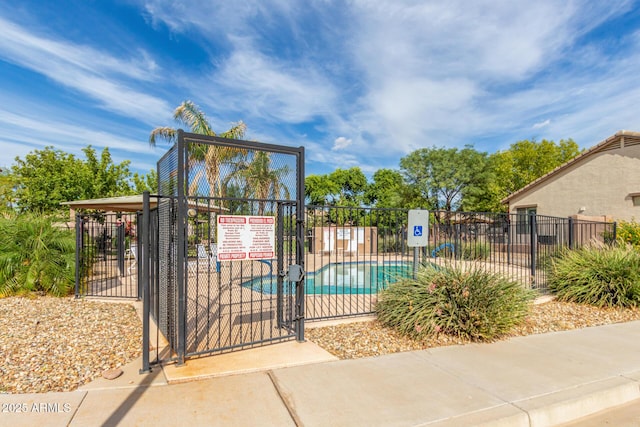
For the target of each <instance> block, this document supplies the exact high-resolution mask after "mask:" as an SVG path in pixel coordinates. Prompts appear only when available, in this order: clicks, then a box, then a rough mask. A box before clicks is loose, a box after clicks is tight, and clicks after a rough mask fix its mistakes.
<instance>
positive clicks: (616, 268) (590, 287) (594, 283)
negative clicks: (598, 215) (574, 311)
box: [548, 245, 640, 307]
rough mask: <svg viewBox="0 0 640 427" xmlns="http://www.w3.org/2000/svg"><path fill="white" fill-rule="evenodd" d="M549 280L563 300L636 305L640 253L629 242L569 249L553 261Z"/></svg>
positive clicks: (620, 305)
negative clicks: (617, 244) (618, 244)
mask: <svg viewBox="0 0 640 427" xmlns="http://www.w3.org/2000/svg"><path fill="white" fill-rule="evenodd" d="M548 283H549V289H550V290H551V292H553V293H554V294H556V296H557V298H558V300H560V301H570V302H577V303H582V304H591V305H595V306H598V307H635V306H637V305H638V302H640V253H638V251H636V250H634V249H633V248H631V247H630V246H628V245H624V246H622V245H621V246H613V247H609V246H606V247H584V248H580V249H575V250H565V251H563V252H562V254H561V255H560V256H559V257H557V258H554V259H553V260H552V263H551V270H550V271H549V275H548Z"/></svg>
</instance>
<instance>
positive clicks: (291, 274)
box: [287, 264, 304, 282]
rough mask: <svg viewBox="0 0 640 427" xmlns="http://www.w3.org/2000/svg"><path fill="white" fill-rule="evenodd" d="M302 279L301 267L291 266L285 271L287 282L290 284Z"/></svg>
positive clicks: (302, 271)
mask: <svg viewBox="0 0 640 427" xmlns="http://www.w3.org/2000/svg"><path fill="white" fill-rule="evenodd" d="M303 278H304V270H303V269H302V266H301V265H298V264H291V265H290V266H289V271H287V280H288V281H290V282H299V281H301V280H302V279H303Z"/></svg>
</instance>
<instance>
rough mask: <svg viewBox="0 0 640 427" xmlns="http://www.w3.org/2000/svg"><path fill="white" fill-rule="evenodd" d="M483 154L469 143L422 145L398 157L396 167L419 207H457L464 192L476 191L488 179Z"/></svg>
mask: <svg viewBox="0 0 640 427" xmlns="http://www.w3.org/2000/svg"><path fill="white" fill-rule="evenodd" d="M487 157H488V156H487V153H481V152H478V151H476V150H475V149H474V148H473V147H471V146H466V147H465V148H464V149H462V150H458V149H457V148H436V147H433V148H422V149H419V150H416V151H414V152H413V153H411V154H409V155H408V156H406V157H403V158H402V159H400V167H401V170H402V173H403V174H404V177H405V179H406V181H407V183H408V185H409V186H410V187H411V189H412V191H413V192H415V194H416V195H418V196H419V200H420V201H421V202H422V203H421V204H422V205H423V207H427V208H428V209H444V210H458V209H459V208H461V207H462V206H464V196H465V194H466V195H471V194H474V193H476V192H477V193H480V192H481V189H482V187H483V186H485V185H486V184H487V182H488V181H489V180H490V174H489V173H488V170H487Z"/></svg>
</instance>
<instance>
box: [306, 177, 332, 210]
mask: <svg viewBox="0 0 640 427" xmlns="http://www.w3.org/2000/svg"><path fill="white" fill-rule="evenodd" d="M304 187H305V197H306V198H307V200H308V201H309V203H311V204H312V205H325V204H327V203H329V202H333V195H335V194H338V193H339V192H340V187H339V186H338V184H337V183H336V182H333V181H332V180H331V178H330V177H329V175H308V176H307V177H306V178H305V179H304Z"/></svg>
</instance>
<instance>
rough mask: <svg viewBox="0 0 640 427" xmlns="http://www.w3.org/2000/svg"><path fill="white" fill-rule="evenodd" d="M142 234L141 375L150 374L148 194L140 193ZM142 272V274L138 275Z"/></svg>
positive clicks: (140, 266) (139, 266) (140, 254)
mask: <svg viewBox="0 0 640 427" xmlns="http://www.w3.org/2000/svg"><path fill="white" fill-rule="evenodd" d="M142 209H143V211H142V227H141V228H142V230H141V231H142V233H139V234H138V242H140V240H142V251H140V252H138V258H139V259H140V260H139V262H138V289H142V369H140V373H141V374H145V373H149V372H151V368H150V366H149V315H150V313H149V311H150V308H151V307H150V304H149V254H150V253H151V252H150V251H149V249H150V247H149V192H148V191H145V192H144V193H142ZM140 270H142V274H140Z"/></svg>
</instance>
